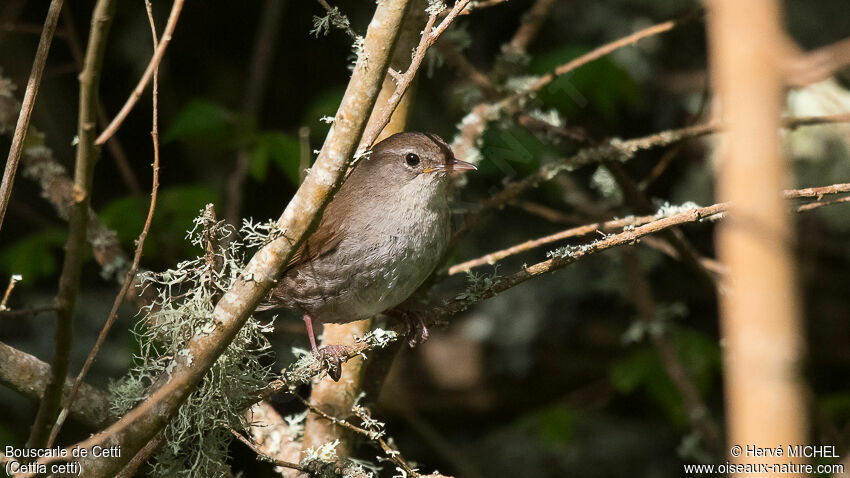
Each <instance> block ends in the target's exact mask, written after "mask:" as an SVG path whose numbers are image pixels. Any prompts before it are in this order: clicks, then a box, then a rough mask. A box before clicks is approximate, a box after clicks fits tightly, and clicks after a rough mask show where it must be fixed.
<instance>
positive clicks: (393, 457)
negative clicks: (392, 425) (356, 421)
mask: <svg viewBox="0 0 850 478" xmlns="http://www.w3.org/2000/svg"><path fill="white" fill-rule="evenodd" d="M293 395H295V396H296V397H297V398H298V400H300V401H301V403H303V404H304V406H306V407H307V408H308V409H309V410H310V411H311V412H313V413H315V414H316V415H318V416H320V417H322V418H324V419H325V420H328V421H329V422H331V423H333V424H335V425H339V426H341V427H343V428H345V429H347V430H351V431H353V432H354V433H357V434H359V435H363V436H364V437H366V438H368V439H369V440H372V441H374V442H376V443H378V445H379V446H380V447H381V450H383V452H384V453H385V454H386V455H387V457H388V458H389V459H390V461H392V462H393V463H395V464H396V466H398V467H399V468H401V469H402V470H404V472H405V473H407V476H410V477H413V478H418V477H419V476H421V475H420V474H419V472H417V471H416V470H414V469H413V467H411V466H410V465H409V464H408V463H407V461H406V460H405V459H404V457H403V456H401V453H400V452H399V451H398V450H396V449H395V448H393V447H391V446H390V445H389V444H388V443H387V442H386V440H384V439H383V437H381V435H380V434H379V433H378V432H375V431H372V430H367V429H365V428H361V427H358V426H357V425H353V424H352V423H350V422H348V421H346V420H343V419H342V418H337V417H335V416H333V415H330V414H328V413H326V412H325V411H324V410H321V409H320V408H318V407H315V406H313V405H312V404H310V402H308V401H307V400H305V399H304V397H302V396H301V395H299V394H297V393H293Z"/></svg>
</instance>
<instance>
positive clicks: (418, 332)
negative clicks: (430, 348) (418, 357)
mask: <svg viewBox="0 0 850 478" xmlns="http://www.w3.org/2000/svg"><path fill="white" fill-rule="evenodd" d="M389 315H390V316H391V317H393V318H396V319H398V320H401V321H403V322H404V326H405V335H407V337H408V340H407V344H408V345H409V346H410V348H413V347H416V346H417V345H419V344H421V343H423V342H425V341H426V340H428V337H430V336H431V334H430V333H429V332H428V327H426V326H425V317H424V316H423V315H422V314H421V313H419V312H416V311H413V310H392V311H390V313H389Z"/></svg>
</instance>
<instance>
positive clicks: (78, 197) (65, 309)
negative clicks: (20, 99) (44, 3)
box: [27, 0, 116, 448]
mask: <svg viewBox="0 0 850 478" xmlns="http://www.w3.org/2000/svg"><path fill="white" fill-rule="evenodd" d="M115 5H116V2H115V0H98V2H97V4H96V5H95V9H94V13H93V14H92V22H91V31H90V33H89V42H88V45H87V47H86V60H85V66H84V68H83V71H82V73H81V74H80V107H79V120H78V122H79V124H78V125H77V138H79V143H78V145H77V154H76V161H75V166H74V189H73V197H74V204H73V206H72V207H71V216H70V220H69V228H68V239H67V241H66V242H65V260H64V262H63V264H62V272H61V274H60V276H59V291H58V292H57V294H56V307H57V309H58V310H57V314H56V316H57V317H56V319H57V322H56V332H55V334H56V335H55V340H54V344H55V345H54V356H53V362H52V364H51V371H52V377H51V380H50V383H48V385H47V388H46V389H45V391H44V396H43V397H42V400H41V403H40V404H39V408H38V413H37V414H36V417H35V422H34V423H33V426H32V429H31V430H30V436H29V439H28V440H27V446H28V447H31V448H38V447H40V446H43V445H44V443H46V442H47V439H48V437H49V434H50V430H51V428H52V427H53V424H54V423H55V421H56V416H57V414H58V413H59V408H60V404H61V400H62V389H63V385H64V383H65V375H66V374H67V373H68V366H69V356H70V353H71V338H72V337H71V335H72V330H73V316H74V304H75V303H76V300H77V294H78V293H79V290H80V269H81V267H82V261H83V255H84V252H83V251H84V246H85V242H86V230H87V228H88V222H89V217H88V212H89V207H90V204H91V191H92V182H93V176H94V164H95V162H96V161H97V157H98V154H99V152H100V149H99V148H98V147H97V146H96V145H95V144H94V135H95V129H94V128H95V124H96V122H97V115H96V108H97V91H98V86H99V84H100V75H101V70H102V69H103V57H104V53H105V51H106V37H107V35H108V33H109V27H110V25H111V23H112V17H113V14H114V12H115Z"/></svg>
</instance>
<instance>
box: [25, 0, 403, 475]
mask: <svg viewBox="0 0 850 478" xmlns="http://www.w3.org/2000/svg"><path fill="white" fill-rule="evenodd" d="M407 6H408V1H407V0H395V1H393V0H384V1H383V2H381V3H380V4H378V6H377V8H376V11H375V18H373V20H372V22H371V23H370V28H369V30H368V32H367V34H366V39H365V44H364V48H363V51H362V53H361V55H365V56H366V57H368V60H369V61H368V65H367V64H366V62H363V61H360V62H358V65H357V67H356V68H355V70H354V73H353V74H352V76H351V80H350V82H349V85H348V88H347V89H346V93H345V95H344V97H343V100H342V103H341V105H340V108H339V110H338V111H337V115H336V120H335V122H334V126H333V128H332V130H331V132H330V133H329V134H328V137H327V139H326V140H325V144H324V146H323V148H322V151H321V153H320V154H319V158H318V159H317V160H316V164H315V166H314V167H313V168H312V169H311V172H310V174H309V175H308V176H307V179H306V180H305V181H304V183H303V184H302V185H301V187H300V188H299V190H298V192H297V193H296V194H295V196H294V197H293V199H292V200H291V201H290V203H289V205H288V206H287V207H286V209H285V210H284V212H283V214H282V215H281V217H280V219H278V225H279V227H280V229H281V231H285V236H283V237H278V238H277V239H275V240H273V241H272V242H270V243H269V244H268V245H266V246H265V247H263V248H262V249H261V250H260V251H258V252H257V253H256V254H255V255H254V257H253V258H252V259H251V260H250V262H249V263H248V265H247V266H246V268H245V270H244V271H243V272H242V274H241V276H240V277H239V278H238V279H236V280H235V281H234V283H233V285H232V287H231V288H230V290H228V291H227V292H226V293H225V294H224V295H223V296H222V298H221V299H220V300H219V301H218V303H217V304H216V306H215V309H214V311H213V321H212V323H214V324H216V326H215V327H214V329H213V330H211V331H199V332H198V334H197V335H196V336H194V337H192V338H191V339H190V340H189V341H188V344H187V345H186V349H185V350H186V352H187V353H186V354H178V356H177V357H175V358H174V359H173V362H172V364H171V365H169V369H170V370H171V373H170V374H166V375H163V376H161V377H160V378H159V379H158V380H157V382H156V383H155V384H154V386H153V387H152V389H151V392H150V394H149V398H148V399H147V400H146V401H145V402H143V403H142V404H140V405H139V406H137V407H136V408H135V409H133V410H131V411H130V412H129V413H127V414H126V415H125V416H124V417H123V418H122V419H121V420H120V421H118V422H117V423H115V424H114V425H112V426H110V427H109V428H107V429H106V430H104V431H103V432H101V433H99V434H98V435H95V436H93V437H92V438H90V439H88V440H86V441H84V442H81V443H79V444H77V445H75V446H80V447H83V448H88V447H91V446H93V445H95V444H105V443H110V444H118V445H120V446H121V448H122V454H121V455H122V456H121V457H113V458H97V459H94V458H93V457H88V458H86V459H83V460H82V461H81V462H80V464H81V466H82V468H83V469H84V470H85V474H86V476H88V477H92V478H96V477H107V476H112V475H114V474H115V472H116V471H117V470H119V469H120V468H121V467H122V466H123V465H124V464H125V463H126V461H127V460H128V459H129V458H130V457H131V456H133V455H134V454H135V453H136V452H137V451H138V450H139V449H140V448H141V447H142V446H143V445H144V444H146V443H147V442H148V441H149V440H150V439H151V438H152V437H153V436H154V435H155V434H156V433H158V432H159V431H160V430H162V428H163V427H165V426H166V425H167V424H168V421H169V420H170V418H171V417H172V416H173V415H174V413H176V411H177V409H178V408H179V407H180V405H182V404H183V402H184V401H185V400H186V398H187V397H188V395H189V394H190V393H191V392H192V391H194V389H195V386H196V385H197V383H198V382H199V381H200V379H201V378H202V377H203V375H204V373H206V372H207V370H209V368H210V367H211V366H212V364H213V363H214V362H215V360H216V359H217V358H218V356H219V355H220V354H221V353H222V352H223V351H224V349H225V348H226V347H227V346H228V344H229V343H230V341H231V340H233V338H234V336H235V335H236V333H237V332H238V330H239V329H240V328H241V327H242V325H243V324H244V323H245V321H246V320H247V319H248V317H249V316H250V315H251V313H252V312H253V310H254V308H256V306H257V304H258V303H259V302H260V301H261V300H262V299H263V298H264V297H265V296H266V294H267V293H268V291H269V289H270V288H271V287H272V285H273V284H274V282H275V278H276V277H277V275H278V274H279V271H280V270H281V269H282V268H283V266H284V265H285V264H286V262H287V260H288V259H289V257H290V256H291V255H292V254H293V253H294V252H295V250H296V249H297V248H298V247H299V245H300V244H301V243H302V242H303V241H304V240H305V239H306V237H307V235H308V233H309V231H311V230H312V229H313V228H314V227H315V225H316V223H317V222H318V219H319V217H320V215H321V212H322V210H323V209H324V207H325V206H326V205H327V203H328V202H329V201H330V199H331V197H332V195H333V194H334V193H335V192H336V190H337V189H338V188H339V186H340V184H341V182H342V179H343V175H344V172H345V171H346V169H347V168H348V166H349V165H350V163H351V158H352V156H353V154H354V150H355V148H356V146H357V141H358V139H359V138H360V136H361V133H362V132H363V128H364V127H365V123H366V118H368V116H369V112H370V111H371V109H372V107H373V106H374V101H375V97H376V96H377V93H378V90H379V88H380V84H381V81H382V80H383V78H384V75H385V74H386V68H387V64H388V62H389V57H390V54H391V52H392V47H393V45H394V43H395V39H396V37H397V35H398V31H399V27H400V25H401V21H402V19H403V17H404V13H405V10H406V9H407ZM161 46H162V45H161V44H160V47H161ZM40 461H41V462H43V463H47V462H51V461H52V459H43V460H40Z"/></svg>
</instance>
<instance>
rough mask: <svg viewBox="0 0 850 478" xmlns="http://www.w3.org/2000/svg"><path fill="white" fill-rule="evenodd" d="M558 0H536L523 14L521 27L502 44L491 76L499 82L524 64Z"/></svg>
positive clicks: (503, 80) (501, 82) (502, 81)
mask: <svg viewBox="0 0 850 478" xmlns="http://www.w3.org/2000/svg"><path fill="white" fill-rule="evenodd" d="M556 1H557V0H535V2H534V3H533V4H532V5H531V8H529V9H528V11H526V12H525V14H523V16H522V19H521V20H520V23H519V27H518V28H517V30H516V32H514V36H513V37H512V38H511V39H510V41H509V42H507V43H505V44H504V45H502V53H501V54H500V55H499V56H498V57H497V58H496V62H495V64H494V65H493V68H492V70H491V71H492V74H491V76H492V77H493V78H494V79H495V82H496V83H498V84H503V83H504V82H505V80H506V79H507V78H508V77H509V76H510V75H511V74H513V73H516V70H518V69H519V67H520V66H522V65H524V63H525V61H523V60H524V59H526V53H527V50H528V45H530V44H531V42H532V40H534V37H536V36H537V32H538V31H540V27H542V26H543V22H544V21H545V20H546V19H547V18H549V11H550V10H551V9H552V7H553V6H555V2H556Z"/></svg>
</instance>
